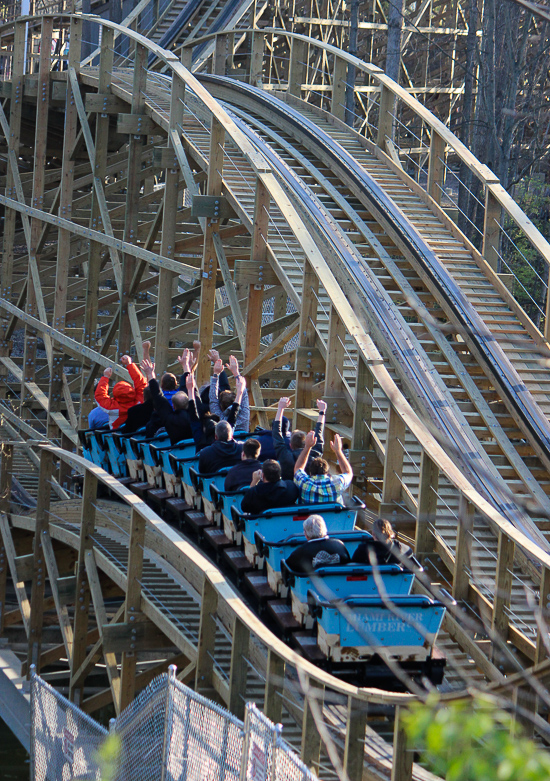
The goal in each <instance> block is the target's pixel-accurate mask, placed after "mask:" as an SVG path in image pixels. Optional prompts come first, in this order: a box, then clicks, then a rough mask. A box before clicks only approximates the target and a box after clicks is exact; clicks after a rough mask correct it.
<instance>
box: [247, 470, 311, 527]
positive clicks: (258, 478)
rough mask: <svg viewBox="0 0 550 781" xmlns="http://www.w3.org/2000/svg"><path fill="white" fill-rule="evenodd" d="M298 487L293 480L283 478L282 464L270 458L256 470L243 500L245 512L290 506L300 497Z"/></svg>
mask: <svg viewBox="0 0 550 781" xmlns="http://www.w3.org/2000/svg"><path fill="white" fill-rule="evenodd" d="M299 493H300V492H299V490H298V487H297V486H296V485H295V484H294V482H293V481H292V480H282V479H281V465H280V464H279V462H278V461H274V460H273V459H272V458H268V459H267V461H264V463H263V464H262V468H261V469H258V471H257V472H254V475H253V477H252V482H251V483H250V488H249V489H248V491H247V492H246V493H245V495H244V496H243V498H242V501H241V509H242V511H243V512H245V513H251V514H252V515H258V513H261V512H263V511H264V510H273V509H274V508H275V507H290V506H292V505H293V504H294V503H295V502H296V499H297V498H298V494H299Z"/></svg>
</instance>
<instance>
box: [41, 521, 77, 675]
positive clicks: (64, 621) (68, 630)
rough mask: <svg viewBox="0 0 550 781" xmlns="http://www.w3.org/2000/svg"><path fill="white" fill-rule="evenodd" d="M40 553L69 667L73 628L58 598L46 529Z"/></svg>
mask: <svg viewBox="0 0 550 781" xmlns="http://www.w3.org/2000/svg"><path fill="white" fill-rule="evenodd" d="M42 552H43V555H44V561H45V564H46V570H47V572H48V578H49V581H50V588H51V591H52V596H53V599H54V602H55V609H56V611H57V618H58V620H59V628H60V630H61V636H62V638H63V645H64V646H65V652H66V654H67V659H68V661H69V667H70V664H71V659H72V656H73V628H72V626H71V621H70V618H69V611H68V610H67V607H66V605H65V604H64V603H63V602H62V600H61V598H60V594H59V589H58V582H59V570H58V568H57V561H56V560H55V553H54V550H53V546H52V540H51V537H50V533H49V530H48V529H44V530H43V531H42Z"/></svg>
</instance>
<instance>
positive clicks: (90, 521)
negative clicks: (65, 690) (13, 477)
mask: <svg viewBox="0 0 550 781" xmlns="http://www.w3.org/2000/svg"><path fill="white" fill-rule="evenodd" d="M97 488H98V479H97V477H96V476H95V475H94V474H93V472H91V471H89V470H86V472H85V473H84V485H83V486H82V512H81V517H80V537H79V542H78V561H77V565H76V604H75V610H74V632H73V636H74V646H73V661H72V665H71V684H70V687H69V699H71V700H73V701H74V702H76V704H77V705H78V704H79V703H80V702H81V699H82V687H83V680H84V679H83V678H79V676H78V675H77V671H79V670H80V668H81V666H82V664H83V662H84V660H85V658H86V646H87V642H88V616H89V611H90V585H89V583H88V576H87V574H86V551H88V550H91V549H92V547H93V540H92V534H93V531H94V528H95V517H96V502H97Z"/></svg>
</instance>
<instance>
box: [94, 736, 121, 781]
mask: <svg viewBox="0 0 550 781" xmlns="http://www.w3.org/2000/svg"><path fill="white" fill-rule="evenodd" d="M119 754H120V738H119V736H118V735H116V734H115V733H114V732H113V733H111V734H110V735H107V737H106V738H105V740H104V741H103V743H102V744H101V747H100V748H99V750H98V752H97V762H98V765H99V767H100V768H101V781H113V779H114V777H115V775H116V771H117V767H118V756H119Z"/></svg>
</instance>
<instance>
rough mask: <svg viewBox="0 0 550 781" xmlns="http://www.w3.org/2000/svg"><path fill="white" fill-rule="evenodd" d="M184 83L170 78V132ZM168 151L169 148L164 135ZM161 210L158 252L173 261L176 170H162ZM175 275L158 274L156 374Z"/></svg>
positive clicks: (163, 360) (179, 115) (164, 348)
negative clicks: (163, 183) (162, 202)
mask: <svg viewBox="0 0 550 781" xmlns="http://www.w3.org/2000/svg"><path fill="white" fill-rule="evenodd" d="M184 95H185V84H184V82H183V81H182V80H181V79H180V78H178V77H177V76H175V75H174V76H173V78H172V93H171V103H170V129H171V130H176V131H177V132H178V133H179V130H178V126H179V125H181V122H182V119H183V98H184ZM168 149H170V150H173V145H172V142H171V140H170V135H168ZM164 175H165V186H164V210H163V215H162V241H161V248H160V252H161V255H163V256H164V257H167V258H173V257H174V252H175V247H176V223H177V215H178V186H179V177H180V175H179V167H178V166H177V165H176V166H172V167H171V168H166V169H165V174H164ZM174 279H175V275H174V274H173V273H172V272H171V271H168V269H165V268H161V269H160V271H159V286H158V300H157V323H156V331H155V334H156V343H155V362H156V364H157V367H158V371H159V372H163V371H165V369H167V368H168V347H169V344H168V340H169V336H170V317H171V313H172V286H173V282H174Z"/></svg>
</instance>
